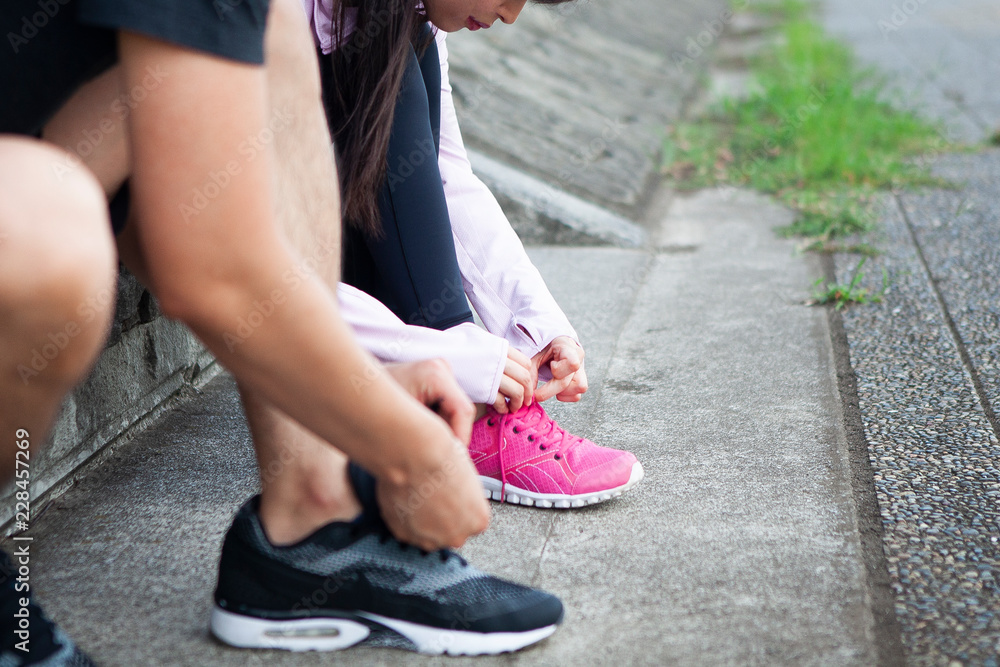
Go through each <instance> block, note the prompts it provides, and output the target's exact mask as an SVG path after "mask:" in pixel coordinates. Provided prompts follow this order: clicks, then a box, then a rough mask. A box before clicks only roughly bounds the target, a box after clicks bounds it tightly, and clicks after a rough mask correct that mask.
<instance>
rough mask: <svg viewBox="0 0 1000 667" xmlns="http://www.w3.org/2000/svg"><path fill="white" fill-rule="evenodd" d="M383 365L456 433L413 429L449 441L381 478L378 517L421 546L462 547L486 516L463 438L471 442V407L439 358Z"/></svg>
mask: <svg viewBox="0 0 1000 667" xmlns="http://www.w3.org/2000/svg"><path fill="white" fill-rule="evenodd" d="M386 370H387V371H388V372H389V374H390V375H391V376H392V377H393V379H395V380H396V382H398V383H399V384H400V385H401V386H402V387H403V389H405V390H406V391H407V392H408V393H409V394H410V395H411V396H413V397H414V398H416V399H417V400H418V401H420V402H421V403H423V404H424V405H426V406H427V407H429V408H431V409H432V410H434V411H435V412H436V413H437V414H438V415H440V417H441V418H442V419H444V420H445V421H446V422H447V423H448V427H450V428H451V431H452V432H453V433H454V435H451V434H449V433H448V432H447V429H441V431H440V432H439V433H437V434H435V433H433V430H432V432H431V433H429V434H417V433H415V434H414V443H419V442H420V441H421V440H423V439H425V438H427V439H429V440H431V441H433V440H434V439H436V438H442V439H446V441H448V442H450V443H452V444H453V446H451V447H446V448H444V451H443V452H442V450H441V448H435V450H436V451H437V452H438V454H437V456H435V457H433V458H432V459H431V460H427V457H418V458H417V459H416V460H417V461H419V462H420V464H421V467H422V469H418V470H411V471H410V474H409V475H407V479H405V480H402V481H396V480H391V479H385V478H381V479H379V481H378V486H377V487H376V488H377V495H378V502H379V507H380V509H381V510H382V517H383V518H384V519H385V522H386V525H388V526H389V530H391V531H392V534H393V535H395V536H396V538H397V539H399V540H401V541H403V542H406V543H408V544H413V545H415V546H418V547H420V548H421V549H424V550H425V551H435V550H437V549H442V548H458V547H461V546H462V545H463V544H465V541H466V540H467V539H468V538H469V537H471V536H473V535H476V534H478V533H481V532H483V531H484V530H486V527H487V526H488V525H489V520H490V510H489V507H488V506H487V505H486V500H485V498H484V497H483V487H482V484H481V483H480V481H479V478H478V477H477V475H476V469H475V467H474V466H473V465H472V461H471V459H470V458H469V450H468V448H467V447H466V446H465V445H464V444H463V443H468V442H469V436H470V435H471V433H472V420H473V417H474V416H475V408H474V407H473V405H472V403H471V402H470V401H469V399H468V398H467V397H466V395H465V393H464V392H463V391H462V390H461V388H460V387H459V386H458V383H457V382H456V381H455V376H454V375H452V373H451V367H450V366H449V365H448V362H446V361H444V360H442V359H433V360H430V361H419V362H412V363H405V364H392V365H389V366H386ZM436 421H437V424H439V425H441V426H443V425H442V424H440V420H436ZM431 426H433V424H432V425H431ZM421 435H422V437H421ZM456 436H457V438H458V439H456ZM459 440H461V442H459Z"/></svg>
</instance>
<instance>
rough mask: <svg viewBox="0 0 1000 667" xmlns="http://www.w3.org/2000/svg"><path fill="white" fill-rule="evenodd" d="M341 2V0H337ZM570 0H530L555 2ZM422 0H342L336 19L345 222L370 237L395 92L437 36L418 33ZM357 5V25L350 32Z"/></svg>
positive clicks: (377, 226) (336, 135) (375, 227)
mask: <svg viewBox="0 0 1000 667" xmlns="http://www.w3.org/2000/svg"><path fill="white" fill-rule="evenodd" d="M335 1H336V0H335ZM572 1H573V0H532V2H535V3H537V4H546V5H557V4H562V3H565V2H572ZM420 4H421V3H420V0H340V1H339V5H340V7H339V10H337V11H335V16H334V21H333V35H332V37H333V44H334V50H333V53H331V54H330V62H331V64H332V81H331V84H332V85H331V86H330V90H329V92H328V98H327V103H328V104H329V105H330V107H331V111H333V112H334V113H333V116H334V117H335V118H336V120H335V121H333V123H332V125H331V127H330V130H331V132H332V134H333V139H334V143H335V145H336V149H337V157H338V160H337V161H338V166H339V169H338V172H339V174H340V186H341V201H342V214H343V217H344V221H345V222H346V223H347V224H348V225H351V226H352V227H354V228H356V229H359V230H361V231H363V232H365V233H366V234H368V235H370V236H375V237H377V236H379V235H380V234H381V230H382V224H381V221H380V216H379V209H378V193H379V190H380V189H381V187H382V183H383V182H384V181H385V176H386V171H387V169H388V163H387V159H386V158H387V152H388V150H389V137H390V135H391V134H392V120H393V115H394V113H395V109H396V98H397V97H398V96H399V89H400V86H401V85H402V81H403V74H404V72H405V71H406V64H407V61H408V60H409V57H410V48H411V46H412V47H413V48H414V49H416V51H417V55H418V56H419V55H421V54H422V53H423V51H424V50H425V49H426V48H427V47H428V46H429V45H430V43H431V41H433V39H434V37H433V34H430V35H428V36H425V37H424V38H421V36H420V35H421V32H422V28H423V26H424V24H425V23H427V17H426V15H425V14H424V13H423V11H421V10H420V9H418V7H419V6H420ZM355 10H356V12H357V18H356V23H355V25H354V30H353V32H352V33H350V35H347V34H346V33H347V28H348V23H349V21H350V18H349V17H350V15H351V14H352V13H353V12H354V11H355Z"/></svg>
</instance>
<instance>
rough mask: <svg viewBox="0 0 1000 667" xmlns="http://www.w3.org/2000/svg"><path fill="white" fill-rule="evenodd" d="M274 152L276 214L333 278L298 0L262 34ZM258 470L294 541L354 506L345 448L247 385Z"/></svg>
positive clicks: (324, 157)
mask: <svg viewBox="0 0 1000 667" xmlns="http://www.w3.org/2000/svg"><path fill="white" fill-rule="evenodd" d="M266 54H267V55H266V57H267V70H268V85H269V88H270V100H269V102H270V106H271V118H272V119H275V124H276V126H278V123H279V122H280V123H281V128H282V129H280V130H278V131H275V133H274V148H275V151H276V153H277V158H278V161H277V170H276V172H277V174H276V187H277V192H278V196H277V202H278V212H277V213H278V219H279V220H280V223H281V224H282V226H283V228H284V230H285V233H286V238H287V239H288V242H289V243H290V244H291V246H292V247H293V248H294V249H295V250H296V251H297V253H298V255H299V256H300V257H301V258H302V259H301V262H300V267H301V269H302V270H303V271H310V272H312V271H315V272H317V273H318V275H320V276H322V277H323V278H324V280H326V282H327V283H328V284H329V285H331V287H332V288H335V285H336V283H337V280H338V279H339V275H340V197H339V194H338V193H339V187H338V182H337V174H336V168H335V165H334V158H333V150H332V145H331V141H330V135H329V131H328V130H327V125H326V119H325V117H324V114H323V108H322V102H321V101H320V85H319V75H318V69H317V64H316V55H315V51H314V50H313V39H312V35H311V34H310V32H309V29H308V25H307V24H306V21H305V18H304V14H303V11H302V6H301V3H299V2H298V0H275V2H273V3H272V7H271V14H270V17H269V20H268V32H267V42H266ZM241 391H242V396H243V403H244V407H245V410H246V414H247V421H248V422H249V423H250V430H251V432H252V434H253V439H254V446H255V448H256V451H257V460H258V463H259V465H260V471H261V484H262V491H261V503H260V516H261V520H262V522H263V524H264V527H265V530H266V531H267V533H268V537H269V538H270V539H271V540H272V541H273V542H276V543H289V542H294V541H296V540H298V539H300V538H302V537H304V536H306V535H308V534H309V533H310V532H312V531H313V530H314V529H316V528H318V527H319V526H322V525H324V524H326V523H329V522H330V521H334V520H338V519H351V518H353V517H355V516H357V515H358V513H359V512H360V511H361V507H360V505H359V504H358V501H357V499H356V498H355V497H354V494H353V491H352V489H351V486H350V484H349V483H348V480H347V458H346V457H345V456H344V455H343V454H342V453H340V452H339V451H337V450H335V449H334V448H332V447H330V445H329V444H327V443H325V442H323V441H322V440H320V439H319V438H317V437H316V436H315V435H313V434H312V433H310V432H309V431H307V430H305V429H304V428H302V427H301V426H299V425H298V423H296V422H294V421H292V420H291V419H289V418H288V417H287V416H285V415H284V414H283V413H282V412H281V411H279V410H278V409H276V408H274V407H272V406H271V405H269V404H267V403H265V402H264V401H262V400H261V399H260V398H259V397H257V396H256V395H254V394H253V393H252V392H249V391H246V390H241Z"/></svg>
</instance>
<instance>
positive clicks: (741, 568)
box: [31, 191, 876, 665]
mask: <svg viewBox="0 0 1000 667" xmlns="http://www.w3.org/2000/svg"><path fill="white" fill-rule="evenodd" d="M786 216H787V213H785V212H784V211H782V210H781V209H776V208H773V207H771V206H770V205H769V204H768V203H767V202H766V201H763V200H761V199H759V198H757V197H756V196H754V195H747V194H741V193H733V192H718V191H714V192H705V193H701V194H699V195H696V196H693V197H691V198H685V199H678V200H675V201H674V202H673V204H672V206H671V207H670V209H669V212H668V213H666V214H665V215H664V216H663V217H662V219H661V220H660V225H659V227H660V229H659V230H658V231H660V232H661V233H660V234H659V238H660V243H659V244H658V246H657V247H654V248H651V249H647V250H622V249H613V248H560V247H542V248H536V249H533V250H532V253H531V254H532V256H533V258H534V259H535V261H536V262H537V264H538V265H539V266H540V267H541V269H542V271H543V273H544V274H545V277H546V279H547V280H548V282H549V284H550V285H552V287H553V290H554V291H555V293H556V296H557V298H559V299H560V301H561V302H562V303H563V304H564V306H565V308H566V310H567V312H568V314H569V316H570V317H571V318H572V319H573V320H574V321H576V322H578V323H579V324H580V329H581V331H582V332H583V334H582V335H583V337H584V342H585V343H586V345H587V349H588V359H589V367H590V370H591V377H592V383H593V390H592V391H591V392H590V393H589V395H588V396H587V398H586V400H585V401H584V402H583V403H582V404H580V405H578V406H572V407H571V406H556V407H554V409H553V412H554V414H556V415H557V416H558V417H559V418H560V419H561V421H562V423H563V424H565V425H566V426H567V427H569V428H571V429H573V430H574V431H576V432H578V433H581V434H584V435H587V436H589V437H591V438H593V439H594V440H596V441H598V442H603V443H607V444H612V445H615V446H619V447H624V448H627V449H630V450H631V451H634V452H635V453H636V454H637V455H638V456H639V458H640V459H641V460H642V461H643V463H644V465H645V467H646V471H647V477H646V479H645V481H644V482H643V483H642V484H641V485H640V486H639V487H637V488H636V489H634V490H633V491H631V492H630V493H628V494H626V495H625V496H623V497H622V498H621V499H619V500H617V501H612V502H608V503H605V504H603V505H600V506H596V507H593V508H589V509H586V510H581V511H547V510H536V509H533V508H522V507H511V506H497V505H494V521H493V526H492V528H491V529H490V531H489V532H488V533H487V534H486V535H484V536H482V537H480V538H478V539H476V540H474V541H473V542H472V543H471V544H470V545H469V546H468V547H467V548H466V549H465V550H464V555H465V556H467V557H468V558H469V559H470V560H471V561H472V562H474V563H475V564H477V565H478V566H480V567H482V568H484V569H487V570H490V571H493V572H496V573H500V574H502V575H505V576H508V577H511V578H513V579H516V580H518V581H522V582H526V583H531V584H533V585H537V586H541V587H544V588H546V589H549V590H551V591H553V592H555V593H557V594H558V595H560V596H561V597H562V598H563V600H564V602H565V604H566V607H567V616H566V621H565V625H564V627H562V628H561V629H560V630H559V632H557V633H556V635H554V636H553V637H552V638H550V639H549V640H547V641H546V642H544V643H542V644H540V645H539V646H537V647H534V648H532V649H530V650H526V651H524V652H522V653H520V654H516V655H514V656H506V657H500V658H492V659H478V660H476V663H477V664H494V663H508V662H524V663H528V664H614V663H619V664H621V663H624V664H649V665H662V664H703V665H718V664H761V665H763V664H769V665H773V664H795V665H803V664H815V665H821V664H823V665H829V664H837V665H867V664H872V663H873V662H874V660H875V655H876V649H875V647H874V646H873V637H874V634H873V616H872V613H871V611H870V609H869V601H868V595H867V589H866V583H865V572H864V566H863V564H862V560H861V555H860V549H859V538H858V529H857V526H856V522H855V507H854V502H853V499H852V492H851V484H850V479H849V476H850V473H849V470H848V462H847V455H846V449H845V439H844V434H843V431H842V428H841V425H840V401H839V397H838V395H837V389H836V384H835V373H834V368H833V360H832V355H831V349H830V343H829V334H828V331H827V328H826V314H825V312H824V311H822V310H820V309H812V308H807V307H805V306H803V305H802V300H803V297H804V294H803V286H804V285H808V284H809V283H810V282H811V280H813V279H815V277H817V276H818V275H819V274H820V269H819V266H818V260H817V259H816V258H815V257H811V256H805V257H804V256H799V255H796V254H795V253H794V250H793V244H792V243H791V242H789V241H784V240H779V239H777V238H776V237H775V235H774V234H773V232H772V230H771V228H772V226H774V225H776V224H781V223H784V222H787V217H786ZM255 486H256V478H255V471H254V466H253V462H252V454H251V448H250V444H249V440H248V434H247V431H246V428H245V426H244V424H243V422H242V419H241V414H240V409H239V405H238V401H237V396H236V393H235V391H234V386H233V384H232V382H231V380H229V379H228V378H222V379H218V380H216V381H214V382H212V383H211V384H210V385H209V386H208V387H207V389H206V391H205V394H204V396H203V399H202V400H201V401H198V402H197V403H193V404H190V405H189V406H187V407H185V408H184V409H182V410H178V411H176V412H174V413H172V414H170V415H169V416H168V417H166V418H164V419H163V420H162V421H161V422H160V423H158V424H157V425H156V426H155V427H153V428H152V429H150V430H149V431H147V432H146V433H145V434H144V435H142V436H141V437H140V438H138V439H137V440H135V441H134V442H132V443H130V444H128V445H127V446H124V447H122V449H121V450H120V451H119V452H118V453H117V454H116V456H115V457H114V458H113V459H112V460H111V461H109V462H108V463H107V464H105V465H104V466H103V467H101V468H100V469H98V470H95V471H93V472H92V473H90V474H89V475H88V476H87V477H85V478H84V480H83V481H82V482H81V484H80V485H78V486H77V487H76V488H74V489H72V490H71V491H70V492H68V493H67V494H65V495H64V496H62V497H61V498H59V499H58V500H56V501H55V502H54V503H53V504H52V505H51V506H50V507H49V509H48V510H47V512H46V513H45V514H44V515H43V516H42V517H41V518H40V519H39V520H38V521H37V522H36V524H35V525H34V526H33V527H32V529H31V534H32V535H34V536H35V540H36V541H35V543H34V546H33V549H34V552H33V560H32V567H33V577H35V581H37V586H38V589H37V590H38V591H39V595H40V598H41V600H43V601H44V603H45V604H46V606H47V609H48V610H49V611H50V613H51V614H52V615H53V616H54V617H55V618H56V619H58V620H59V622H61V623H62V624H63V626H64V627H65V629H66V630H67V631H68V632H70V633H71V634H72V635H73V636H74V637H75V638H76V639H77V640H78V641H79V643H80V644H81V646H83V647H84V648H85V649H87V650H88V651H90V652H91V653H93V655H94V657H95V658H97V659H98V661H99V662H100V663H101V664H107V665H137V664H187V665H228V664H232V665H243V664H248V663H249V664H262V665H263V664H268V665H269V664H295V665H298V664H302V665H312V664H347V663H350V664H384V663H393V664H396V663H404V664H428V663H432V664H438V663H439V662H440V663H441V664H445V663H447V664H454V663H455V662H456V660H454V659H447V660H429V659H427V658H424V657H420V656H416V655H413V654H407V653H402V652H399V651H396V650H393V649H386V648H355V649H352V650H350V651H347V652H343V653H340V654H332V655H316V654H311V655H292V654H284V653H266V652H248V651H239V650H233V649H229V648H226V647H223V646H220V645H219V644H217V643H216V642H214V641H213V640H211V639H210V638H209V637H208V635H207V630H206V628H207V618H208V612H209V609H210V604H211V593H212V589H213V585H214V576H215V565H216V559H217V557H218V550H219V546H220V541H221V537H222V534H223V532H224V531H225V530H226V528H227V525H228V521H229V520H230V518H231V516H232V514H233V512H234V511H235V509H236V507H237V506H238V505H239V504H240V503H241V502H242V501H243V500H245V499H246V498H247V497H248V496H249V495H250V494H251V493H252V492H253V490H254V488H255Z"/></svg>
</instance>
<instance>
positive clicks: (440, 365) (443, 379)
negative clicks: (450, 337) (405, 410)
mask: <svg viewBox="0 0 1000 667" xmlns="http://www.w3.org/2000/svg"><path fill="white" fill-rule="evenodd" d="M385 369H386V370H387V371H388V372H389V375H391V376H392V379H394V380H395V381H396V382H398V383H399V384H400V386H402V387H403V389H405V390H406V391H407V393H409V394H410V396H413V397H414V398H415V399H417V400H418V401H420V402H421V403H423V404H424V405H426V406H427V407H428V408H430V409H431V410H433V411H434V412H436V413H437V414H438V415H439V416H440V417H441V418H442V419H444V420H445V421H446V422H447V423H448V426H450V427H451V430H452V432H453V433H454V434H455V437H457V438H458V439H459V440H461V441H462V442H463V443H464V444H466V445H467V444H468V443H469V438H470V437H471V436H472V421H473V419H474V418H475V416H476V408H475V406H473V405H472V401H470V400H469V398H468V397H467V396H466V395H465V392H464V391H462V388H461V387H459V386H458V382H457V381H456V380H455V376H454V375H453V374H452V371H451V366H449V365H448V362H447V361H445V360H444V359H431V360H429V361H416V362H410V363H405V364H388V365H387V366H386V367H385Z"/></svg>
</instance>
